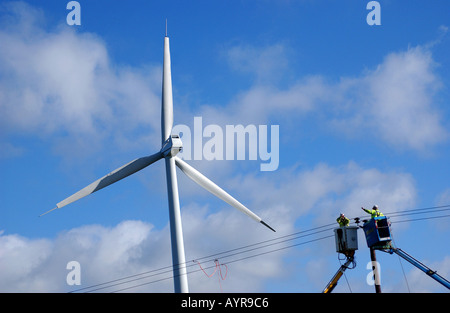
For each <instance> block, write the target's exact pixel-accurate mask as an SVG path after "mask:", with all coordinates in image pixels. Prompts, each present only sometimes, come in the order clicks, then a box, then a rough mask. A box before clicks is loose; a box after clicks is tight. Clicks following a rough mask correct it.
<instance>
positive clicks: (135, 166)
mask: <svg viewBox="0 0 450 313" xmlns="http://www.w3.org/2000/svg"><path fill="white" fill-rule="evenodd" d="M161 158H162V154H161V152H158V153H155V154H153V155H150V156H147V157H143V158H139V159H136V160H133V161H131V162H130V163H127V164H125V165H124V166H122V167H120V168H118V169H116V170H114V171H112V172H111V173H109V174H108V175H105V176H103V177H102V178H100V179H98V180H96V181H95V182H93V183H92V184H90V185H89V186H86V187H84V188H83V189H81V190H80V191H78V192H77V193H75V194H73V195H71V196H70V197H68V198H66V199H64V200H63V201H61V202H59V203H58V204H57V205H56V208H54V209H52V210H50V211H47V212H45V213H44V214H41V215H40V216H42V215H45V214H47V213H49V212H51V211H53V210H55V209H60V208H62V207H63V206H66V205H68V204H70V203H72V202H74V201H77V200H79V199H81V198H83V197H86V196H88V195H90V194H91V193H94V192H96V191H98V190H100V189H102V188H105V187H107V186H109V185H111V184H113V183H115V182H117V181H119V180H121V179H123V178H125V177H127V176H129V175H131V174H133V173H136V172H137V171H140V170H141V169H143V168H145V167H147V166H149V165H150V164H152V163H154V162H156V161H158V160H159V159H161Z"/></svg>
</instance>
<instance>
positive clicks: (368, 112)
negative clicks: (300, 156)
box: [197, 45, 449, 153]
mask: <svg viewBox="0 0 450 313" xmlns="http://www.w3.org/2000/svg"><path fill="white" fill-rule="evenodd" d="M281 47H282V46H281V45H274V46H273V47H266V48H262V49H259V50H258V49H257V48H255V47H249V46H244V47H240V46H237V47H233V48H231V49H230V52H229V55H230V59H231V60H232V62H231V64H232V66H234V67H239V68H241V69H242V70H248V71H251V70H252V71H255V72H256V73H257V75H256V76H257V78H256V79H255V81H254V83H255V84H254V85H253V86H252V87H251V88H250V89H248V90H246V91H243V92H241V93H240V94H238V95H237V96H236V97H235V98H234V99H233V100H232V101H230V102H229V104H228V105H227V106H226V107H225V108H224V107H220V108H217V107H214V106H205V107H203V108H202V112H201V115H202V116H207V117H208V118H209V119H210V120H211V121H219V122H218V124H227V123H228V124H229V123H244V124H250V123H253V124H263V123H269V122H270V121H274V120H277V121H282V122H283V124H284V125H285V126H286V125H287V126H290V127H295V128H299V127H301V125H302V119H304V118H306V117H311V116H312V117H313V119H314V120H316V121H317V123H316V125H317V127H320V128H319V129H318V131H320V132H321V131H323V130H324V129H328V130H330V131H332V132H333V134H334V135H339V134H345V135H346V136H349V137H351V138H359V139H361V138H364V139H370V140H377V141H381V142H382V143H384V144H387V145H388V146H390V147H395V148H396V149H400V150H412V151H418V152H421V153H423V152H428V149H431V148H433V147H435V146H436V145H438V144H442V143H444V142H446V141H447V139H448V138H449V131H448V129H446V127H445V125H444V124H443V121H442V118H441V111H440V107H439V103H437V102H436V99H437V97H436V94H437V92H438V91H439V90H440V89H441V87H442V85H443V83H442V81H441V79H440V77H439V76H438V74H437V73H436V69H437V64H436V62H435V61H434V60H433V57H432V53H431V50H430V49H429V48H425V47H421V46H417V47H415V48H408V49H407V50H406V51H401V52H393V53H390V54H388V55H387V56H386V57H385V58H384V60H383V62H381V63H380V64H379V65H378V66H377V67H376V68H375V69H373V70H367V71H365V72H363V73H362V74H361V75H359V76H357V77H342V78H341V79H340V80H339V81H338V82H330V81H329V80H328V79H327V78H326V77H323V76H321V75H315V76H307V77H303V78H300V79H298V80H297V82H295V83H293V84H290V85H288V86H287V87H283V88H279V87H276V84H275V83H273V81H272V83H271V84H267V83H261V81H262V79H261V78H259V77H263V76H268V77H270V76H271V75H273V72H276V71H275V66H269V68H268V69H267V70H265V67H263V68H262V69H261V72H258V71H257V70H258V69H259V68H258V66H257V64H261V62H262V61H261V60H260V59H261V58H263V57H264V56H266V55H271V53H269V52H273V53H275V51H278V52H277V53H278V54H280V55H279V57H277V58H269V59H270V60H269V61H267V64H269V65H270V64H273V63H276V60H279V59H282V60H284V61H283V63H286V62H288V61H287V60H286V58H285V55H284V54H283V53H282V52H283V51H284V50H283V49H282V48H281ZM263 59H264V58H263ZM269 81H270V79H269ZM197 115H198V114H197ZM294 121H295V122H294ZM308 125H310V124H308Z"/></svg>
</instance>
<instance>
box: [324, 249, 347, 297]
mask: <svg viewBox="0 0 450 313" xmlns="http://www.w3.org/2000/svg"><path fill="white" fill-rule="evenodd" d="M352 262H353V258H352V257H350V258H347V262H345V264H344V265H341V267H340V268H339V270H338V271H337V272H336V274H334V276H333V278H332V279H331V280H330V282H329V283H328V284H327V286H326V287H325V289H324V290H323V291H322V293H330V292H332V291H333V289H334V287H336V285H337V283H338V281H339V279H340V278H341V277H342V275H343V274H344V272H345V270H346V269H347V268H348V266H349V265H350V264H351V263H352Z"/></svg>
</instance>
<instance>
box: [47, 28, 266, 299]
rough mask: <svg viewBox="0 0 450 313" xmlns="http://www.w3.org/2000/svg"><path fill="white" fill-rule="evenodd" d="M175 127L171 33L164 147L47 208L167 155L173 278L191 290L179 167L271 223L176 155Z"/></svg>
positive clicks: (164, 87) (164, 82)
mask: <svg viewBox="0 0 450 313" xmlns="http://www.w3.org/2000/svg"><path fill="white" fill-rule="evenodd" d="M172 127H173V98H172V74H171V66H170V49H169V37H168V36H167V25H166V35H165V37H164V62H163V77H162V112H161V133H162V147H161V150H160V151H158V152H156V153H155V154H152V155H150V156H146V157H142V158H138V159H135V160H133V161H131V162H129V163H127V164H125V165H124V166H122V167H120V168H118V169H116V170H114V171H112V172H111V173H109V174H107V175H105V176H103V177H102V178H100V179H98V180H96V181H95V182H93V183H91V184H90V185H88V186H87V187H85V188H83V189H81V190H80V191H78V192H76V193H75V194H73V195H71V196H70V197H68V198H66V199H64V200H63V201H61V202H59V203H58V204H56V207H55V208H54V209H51V210H50V211H47V212H45V213H44V214H41V215H40V216H42V215H45V214H47V213H49V212H51V211H53V210H56V209H60V208H62V207H64V206H66V205H68V204H70V203H72V202H74V201H77V200H79V199H81V198H83V197H85V196H87V195H90V194H91V193H94V192H96V191H98V190H100V189H102V188H105V187H107V186H109V185H111V184H113V183H115V182H117V181H119V180H121V179H123V178H125V177H127V176H129V175H131V174H134V173H136V172H138V171H140V170H142V169H144V168H145V167H147V166H149V165H150V164H152V163H154V162H156V161H158V160H160V159H164V160H165V162H166V177H167V192H168V200H169V219H170V236H171V244H172V266H173V278H174V290H175V292H177V293H178V292H183V293H184V292H189V289H188V281H187V271H186V260H185V254H184V243H183V231H182V226H181V214H180V200H179V196H178V183H177V175H176V168H175V166H178V168H180V169H181V171H182V172H183V173H185V174H186V175H187V176H188V177H189V178H191V179H192V180H193V181H194V182H196V183H197V184H199V185H200V186H201V187H203V188H205V189H206V190H208V191H209V192H211V193H212V194H214V195H215V196H217V197H218V198H220V199H222V200H223V201H225V202H227V203H228V204H230V205H231V206H233V207H235V208H236V209H238V210H240V211H241V212H243V213H245V214H247V215H248V216H249V217H250V218H252V219H253V220H255V221H257V222H259V223H261V224H263V225H264V226H266V227H268V228H269V229H271V230H272V231H275V230H274V229H273V228H272V227H270V226H269V225H267V224H266V223H265V222H264V221H263V220H262V219H261V218H260V217H259V216H258V215H256V214H255V213H253V212H252V211H250V210H249V209H248V208H247V207H245V206H244V205H243V204H241V203H240V202H239V201H238V200H236V199H235V198H233V197H232V196H231V195H230V194H228V193H227V192H226V191H225V190H223V189H222V188H220V187H219V186H217V185H216V184H215V183H214V182H212V181H211V180H209V179H208V178H207V177H205V176H204V175H203V174H202V173H200V172H199V171H197V170H196V169H195V168H193V167H192V166H190V165H189V164H187V163H186V162H185V161H183V160H182V159H180V158H179V157H177V153H178V152H180V151H181V149H182V143H181V139H180V137H179V136H178V135H177V134H172V133H171V132H172Z"/></svg>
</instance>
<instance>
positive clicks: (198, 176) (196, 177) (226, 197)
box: [175, 157, 275, 231]
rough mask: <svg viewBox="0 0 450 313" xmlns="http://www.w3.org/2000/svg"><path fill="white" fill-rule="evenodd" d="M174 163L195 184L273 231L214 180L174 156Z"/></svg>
mask: <svg viewBox="0 0 450 313" xmlns="http://www.w3.org/2000/svg"><path fill="white" fill-rule="evenodd" d="M175 163H176V164H177V166H178V167H179V168H180V170H182V171H183V173H185V174H186V175H187V176H188V177H189V178H190V179H192V180H193V181H195V182H196V183H197V184H199V185H200V186H202V187H203V188H205V189H206V190H208V191H209V192H211V193H212V194H213V195H215V196H216V197H218V198H220V199H222V200H223V201H225V202H226V203H228V204H229V205H231V206H233V207H235V208H236V209H238V210H239V211H241V212H243V213H245V214H247V215H248V216H249V217H251V218H252V219H254V220H255V221H257V222H259V223H261V224H263V225H264V226H266V227H267V228H269V229H271V230H272V231H275V230H274V229H273V228H272V227H270V226H269V225H267V224H266V223H265V222H264V221H263V220H262V219H261V218H260V217H259V216H258V215H256V214H255V213H253V212H252V211H250V210H249V209H248V208H247V207H245V206H244V205H243V204H242V203H240V202H239V201H238V200H236V199H235V198H233V197H232V196H231V195H230V194H228V193H227V192H226V191H225V190H223V189H222V188H220V187H219V186H217V185H216V184H215V183H214V182H212V181H211V180H210V179H208V178H207V177H206V176H205V175H203V174H202V173H200V172H199V171H197V170H196V169H195V168H193V167H192V166H190V165H189V164H187V163H186V162H184V161H183V160H182V159H180V158H178V157H175Z"/></svg>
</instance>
